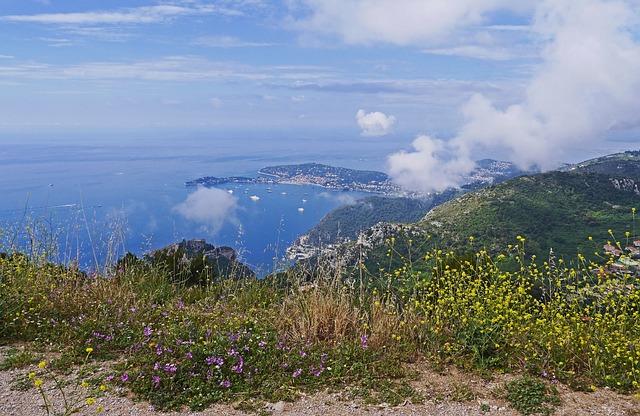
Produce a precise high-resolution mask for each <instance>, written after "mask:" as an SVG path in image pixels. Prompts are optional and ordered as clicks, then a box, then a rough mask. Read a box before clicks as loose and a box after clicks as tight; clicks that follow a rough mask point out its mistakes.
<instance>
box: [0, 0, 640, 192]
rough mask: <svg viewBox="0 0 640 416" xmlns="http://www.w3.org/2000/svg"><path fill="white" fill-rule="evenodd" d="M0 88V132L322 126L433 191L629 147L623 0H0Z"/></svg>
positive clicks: (629, 81) (639, 67)
mask: <svg viewBox="0 0 640 416" xmlns="http://www.w3.org/2000/svg"><path fill="white" fill-rule="evenodd" d="M0 91H1V94H0V138H2V137H3V136H7V135H10V134H14V133H16V132H30V131H33V132H48V131H59V132H65V131H85V132H91V131H101V132H105V131H106V132H109V131H114V132H119V131H132V132H135V131H146V132H154V131H166V130H168V129H175V130H189V129H193V130H200V131H207V130H215V131H240V132H242V131H244V130H246V131H274V132H286V131H298V132H307V135H312V134H318V135H328V134H337V135H340V136H341V137H345V138H347V139H348V140H353V141H359V142H361V143H362V146H363V147H367V146H378V145H380V144H381V143H384V145H385V146H386V147H388V148H394V149H397V150H395V151H392V152H391V153H390V154H389V156H388V158H387V161H386V164H385V166H384V167H382V168H384V170H385V171H387V172H388V173H390V174H391V176H392V177H393V179H394V180H395V181H396V182H398V183H399V184H401V185H404V186H405V187H407V188H410V189H414V190H421V191H431V190H439V189H442V188H443V187H446V186H451V185H456V184H458V183H459V182H460V181H461V180H462V178H463V177H464V175H465V174H466V173H467V172H468V171H469V170H470V169H471V168H473V164H474V160H478V159H480V158H483V157H495V158H499V159H503V160H509V161H512V162H515V163H517V164H518V165H519V166H521V167H524V168H531V167H537V168H540V169H543V170H545V169H551V168H554V167H557V166H558V164H559V163H561V162H566V161H577V160H572V158H575V156H574V155H576V154H578V153H580V154H581V155H582V154H585V155H589V154H593V155H600V154H604V153H606V152H609V151H612V150H621V149H624V148H628V149H634V148H635V149H638V147H639V146H638V137H639V135H638V133H640V111H638V110H639V109H640V1H638V0H610V1H608V0H519V1H513V0H173V1H171V0H128V1H124V0H112V1H103V0H1V1H0ZM283 137H284V135H283ZM283 140H285V139H283Z"/></svg>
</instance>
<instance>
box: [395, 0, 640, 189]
mask: <svg viewBox="0 0 640 416" xmlns="http://www.w3.org/2000/svg"><path fill="white" fill-rule="evenodd" d="M631 4H632V3H631V2H630V1H628V2H625V1H603V0H547V1H543V2H541V3H540V4H539V7H538V8H537V13H536V20H535V24H534V25H533V29H534V32H535V33H536V34H537V35H538V36H539V38H540V40H541V41H543V42H545V44H546V47H545V49H544V52H543V59H544V62H543V64H542V65H541V66H540V67H539V69H538V70H537V73H536V74H535V75H534V76H533V77H532V78H531V79H530V81H529V83H528V87H527V90H526V96H525V98H524V100H523V101H522V102H520V103H518V104H512V105H510V106H507V107H506V108H504V109H500V108H496V106H495V105H494V104H493V103H492V102H491V101H490V100H489V99H487V98H486V97H485V96H483V95H480V94H476V95H474V96H473V97H472V98H471V99H470V100H469V101H468V102H467V104H466V105H465V106H464V107H463V109H462V111H463V114H464V116H465V118H466V124H465V125H464V126H463V127H462V128H461V129H460V130H459V132H458V134H457V136H456V137H454V138H453V139H451V140H450V141H449V142H446V143H445V142H440V141H437V140H434V139H430V138H423V139H420V142H419V143H418V144H419V146H415V145H416V143H415V142H414V146H415V147H416V148H415V151H414V152H411V153H400V154H397V155H393V156H391V157H390V158H389V170H390V172H395V175H394V177H395V178H396V180H398V181H399V182H400V183H406V184H411V186H412V187H413V188H414V189H421V190H433V189H442V188H443V186H444V184H442V183H439V182H438V181H437V180H434V178H432V177H431V176H430V175H428V174H426V173H429V172H434V171H437V170H438V168H439V166H444V167H445V169H444V170H445V171H447V172H448V173H449V174H450V175H451V177H452V178H455V177H461V176H464V174H465V173H467V172H468V170H469V163H470V162H471V155H473V154H475V153H477V152H478V151H482V150H493V151H500V152H504V153H506V154H507V155H508V157H509V158H510V159H511V160H512V161H514V162H516V163H518V164H519V165H520V166H521V167H532V166H537V167H540V168H542V169H550V168H553V167H556V166H557V165H558V164H559V163H560V162H562V161H563V159H564V158H565V157H566V156H567V155H568V154H569V153H570V152H571V151H572V150H573V149H576V148H578V147H587V146H591V145H593V144H595V143H597V142H599V141H600V140H602V137H603V136H605V135H606V134H607V132H609V131H610V130H611V129H615V128H618V127H622V126H629V125H630V126H633V125H638V123H640V113H639V112H638V111H637V110H638V108H640V38H639V37H638V30H637V28H638V23H639V22H640V11H639V10H638V9H637V8H634V7H632V5H631ZM434 149H436V150H437V151H434ZM443 155H444V156H443ZM409 156H411V157H409ZM418 161H420V163H423V164H424V166H423V165H421V164H420V163H418ZM450 168H451V169H450ZM392 174H393V173H392Z"/></svg>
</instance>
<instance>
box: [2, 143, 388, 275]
mask: <svg viewBox="0 0 640 416" xmlns="http://www.w3.org/2000/svg"><path fill="white" fill-rule="evenodd" d="M0 143H1V144H2V147H1V150H0V191H1V192H2V198H1V200H0V221H1V228H2V239H3V245H4V247H3V248H2V249H6V248H7V245H9V243H17V244H23V245H24V244H28V238H25V237H27V236H26V235H25V234H24V232H23V228H24V225H25V224H26V223H27V222H28V221H30V220H33V219H35V220H38V221H39V222H40V223H44V224H45V226H46V228H47V229H48V230H49V231H48V232H50V233H56V234H59V238H58V239H59V241H60V246H59V252H58V256H57V259H56V260H57V261H61V262H70V261H74V260H75V259H76V258H77V259H78V261H79V263H80V265H81V267H83V268H84V269H87V270H91V269H97V268H100V267H102V266H104V265H105V264H106V263H107V262H109V261H112V260H113V259H114V258H116V257H119V256H122V255H123V254H124V253H125V252H132V253H134V254H137V255H142V254H144V253H145V252H148V251H150V250H152V249H156V248H160V247H163V246H165V245H167V244H171V243H174V242H176V241H181V240H182V239H194V238H195V239H206V240H207V241H208V242H210V243H212V244H214V245H228V246H231V247H233V248H234V249H235V250H237V251H238V253H239V256H240V259H241V260H242V261H244V262H246V263H247V264H248V265H249V266H250V267H252V269H254V270H255V271H256V272H257V274H258V275H264V274H265V273H267V272H269V271H271V270H273V269H274V267H276V265H277V264H281V262H282V258H283V257H284V254H285V253H284V252H285V249H286V247H287V246H288V245H290V244H291V243H292V242H293V241H294V240H295V238H296V237H297V236H299V235H301V234H302V233H304V232H305V231H307V230H308V229H309V228H311V227H312V226H314V225H315V224H316V223H317V222H318V221H319V220H320V219H321V218H322V217H323V216H324V215H326V214H327V213H328V212H330V211H331V210H333V209H335V208H337V207H338V206H340V205H343V204H344V203H348V202H349V201H354V200H356V199H358V198H361V197H363V196H365V194H364V193H360V192H344V191H334V190H327V189H323V188H319V187H316V186H307V185H284V184H272V185H267V184H232V183H229V184H225V185H222V186H219V188H220V189H221V190H222V191H224V192H225V193H226V194H227V195H228V196H229V197H230V198H231V199H232V200H234V201H235V205H234V208H233V210H232V211H230V213H229V215H228V217H227V218H224V221H223V222H222V223H221V224H218V225H217V226H214V227H212V226H211V224H206V223H203V222H201V221H197V220H193V219H188V218H185V216H184V215H183V214H181V213H180V212H179V210H178V209H177V207H178V206H179V205H181V204H184V203H185V201H187V200H188V198H189V195H191V194H193V193H194V192H196V191H197V190H196V189H195V188H191V187H186V186H185V185H184V183H185V182H186V181H188V180H192V179H195V178H197V177H201V176H234V175H238V176H255V175H256V172H257V170H258V169H260V168H261V167H264V166H267V165H273V164H288V163H304V162H309V161H314V162H320V163H327V164H333V165H334V166H344V167H354V168H368V169H370V168H375V166H376V165H377V164H378V163H380V161H381V160H382V157H383V155H377V156H376V155H373V156H372V157H371V158H369V159H367V158H363V157H362V156H363V155H362V152H359V153H355V152H353V151H352V149H348V148H345V147H344V145H343V146H342V148H341V147H340V146H333V147H332V146H330V145H329V148H331V149H332V150H333V152H332V153H331V154H327V153H323V151H322V150H321V149H326V148H327V147H326V146H327V140H326V139H325V140H317V141H316V142H314V141H308V142H307V143H306V145H305V146H300V148H297V149H296V148H295V147H291V146H289V147H288V148H287V151H286V152H285V151H283V149H282V148H278V146H273V145H272V144H269V141H268V140H265V139H264V138H263V137H259V136H249V137H247V136H242V137H241V138H237V137H236V138H232V139H229V138H228V137H224V136H217V137H215V136H214V137H212V136H211V135H209V134H193V135H187V136H185V135H182V134H177V133H176V134H173V135H171V134H167V135H166V136H161V137H158V136H157V135H135V136H132V135H124V136H111V135H109V136H99V135H98V136H95V135H91V136H85V135H76V136H72V137H69V136H59V137H55V136H42V135H40V136H35V137H34V136H13V137H2V138H0ZM229 143H233V144H234V146H227V144H229ZM356 154H357V155H358V156H357V157H356V156H355V155H356ZM252 196H253V197H254V198H251V197H252ZM43 232H47V231H43Z"/></svg>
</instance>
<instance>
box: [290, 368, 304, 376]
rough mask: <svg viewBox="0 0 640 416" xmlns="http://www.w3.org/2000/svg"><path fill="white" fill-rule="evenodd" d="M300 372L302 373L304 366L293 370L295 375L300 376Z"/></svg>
mask: <svg viewBox="0 0 640 416" xmlns="http://www.w3.org/2000/svg"><path fill="white" fill-rule="evenodd" d="M300 374H302V368H298V369H297V370H296V371H294V372H293V374H291V375H292V376H293V377H298V376H299V375H300Z"/></svg>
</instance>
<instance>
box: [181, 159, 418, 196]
mask: <svg viewBox="0 0 640 416" xmlns="http://www.w3.org/2000/svg"><path fill="white" fill-rule="evenodd" d="M258 174H259V175H260V176H257V177H253V178H251V177H245V176H229V177H223V178H219V177H215V176H205V177H201V178H198V179H194V180H192V181H188V182H186V185H187V186H197V185H203V186H215V185H221V184H224V183H284V184H293V185H316V186H321V187H323V188H327V189H337V190H343V191H359V192H371V193H376V194H382V195H389V196H407V195H408V192H407V191H405V190H403V189H402V188H401V187H399V186H398V185H396V184H394V183H392V182H391V180H390V178H389V176H388V175H387V174H385V173H382V172H377V171H372V170H357V169H348V168H341V167H334V166H329V165H323V164H321V163H303V164H298V165H278V166H267V167H264V168H262V169H260V170H259V171H258Z"/></svg>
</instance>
